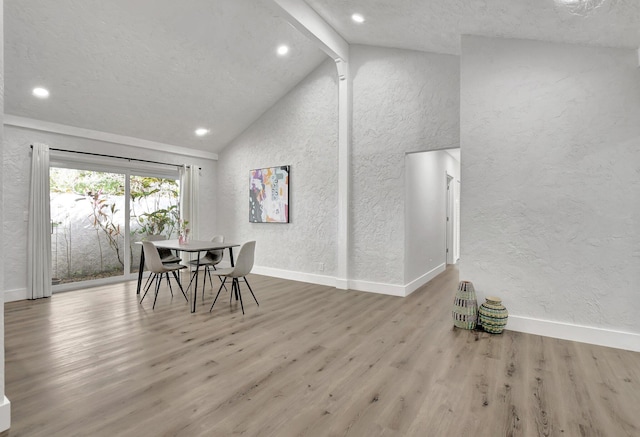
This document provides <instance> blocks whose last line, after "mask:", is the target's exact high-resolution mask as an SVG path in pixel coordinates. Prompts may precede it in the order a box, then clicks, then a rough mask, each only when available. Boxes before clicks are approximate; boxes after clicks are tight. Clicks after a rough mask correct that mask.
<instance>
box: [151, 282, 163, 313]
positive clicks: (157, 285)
mask: <svg viewBox="0 0 640 437" xmlns="http://www.w3.org/2000/svg"><path fill="white" fill-rule="evenodd" d="M161 282H162V275H156V297H155V298H154V299H153V306H152V307H151V309H152V310H155V309H156V301H157V300H158V292H159V291H160V283H161Z"/></svg>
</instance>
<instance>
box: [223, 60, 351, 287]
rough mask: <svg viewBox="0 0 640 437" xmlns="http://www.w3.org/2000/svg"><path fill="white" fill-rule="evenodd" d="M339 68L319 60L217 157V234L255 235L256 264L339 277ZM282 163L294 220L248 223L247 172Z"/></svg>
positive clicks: (245, 237) (235, 237)
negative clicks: (288, 172) (288, 170)
mask: <svg viewBox="0 0 640 437" xmlns="http://www.w3.org/2000/svg"><path fill="white" fill-rule="evenodd" d="M335 68H336V67H335V65H334V63H333V61H331V60H328V61H327V62H325V63H323V64H321V65H320V67H318V68H317V69H316V70H315V71H314V72H312V73H311V74H310V75H309V76H307V77H306V78H305V79H304V80H302V81H301V82H300V83H299V84H298V85H297V86H296V87H295V88H294V89H293V90H292V91H290V92H289V93H288V94H287V95H286V96H284V97H283V98H282V99H281V100H280V101H279V102H278V103H277V104H276V105H274V106H273V107H271V108H270V109H269V110H268V111H267V112H265V113H264V114H263V115H262V116H261V117H260V118H259V119H258V120H256V121H255V122H254V123H253V124H252V125H251V126H250V127H249V128H248V129H247V130H246V131H245V132H244V133H242V134H241V135H240V136H239V137H238V138H236V139H235V140H234V141H233V142H232V143H231V144H230V145H229V146H227V147H226V148H225V149H224V150H223V151H222V153H220V155H219V166H220V167H219V168H220V173H219V177H218V183H217V186H216V189H217V190H218V191H219V199H218V202H219V203H218V221H219V233H221V234H223V235H224V236H225V237H226V238H227V239H228V240H233V241H239V242H242V241H248V240H257V241H258V244H257V245H256V259H255V263H256V265H257V266H260V267H264V268H271V269H283V270H287V271H293V272H304V273H312V274H318V275H328V276H334V275H335V274H336V262H335V260H336V253H337V246H336V234H337V188H338V187H337V176H338V162H337V137H338V119H337V114H338V85H337V75H336V70H335ZM280 165H290V166H291V175H290V188H289V201H290V210H289V220H290V223H288V224H274V223H249V171H250V170H251V169H256V168H264V167H272V166H280ZM319 263H323V264H324V268H323V269H322V270H320V266H319Z"/></svg>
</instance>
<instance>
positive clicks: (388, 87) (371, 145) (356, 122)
mask: <svg viewBox="0 0 640 437" xmlns="http://www.w3.org/2000/svg"><path fill="white" fill-rule="evenodd" d="M350 68H351V73H352V77H353V135H352V138H353V143H352V159H351V178H352V179H351V186H352V191H351V211H350V214H351V252H350V261H351V264H350V270H351V271H350V278H351V279H355V280H363V281H371V282H375V283H384V284H396V285H404V284H405V232H406V229H405V217H404V214H405V212H404V211H405V205H404V202H405V198H404V191H405V153H406V152H415V151H426V150H436V149H444V148H451V147H458V145H459V59H458V57H456V56H451V55H440V54H433V53H424V52H417V51H409V50H400V49H389V48H380V47H370V46H359V45H355V46H351V67H350Z"/></svg>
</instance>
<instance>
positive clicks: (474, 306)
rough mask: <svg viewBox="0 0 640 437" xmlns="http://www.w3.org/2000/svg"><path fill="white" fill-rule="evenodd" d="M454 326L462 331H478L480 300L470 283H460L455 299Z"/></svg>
mask: <svg viewBox="0 0 640 437" xmlns="http://www.w3.org/2000/svg"><path fill="white" fill-rule="evenodd" d="M452 315H453V325H454V326H457V327H458V328H462V329H476V325H477V324H478V300H477V299H476V290H475V288H473V284H472V283H471V282H469V281H460V284H458V291H456V297H455V298H454V299H453V312H452Z"/></svg>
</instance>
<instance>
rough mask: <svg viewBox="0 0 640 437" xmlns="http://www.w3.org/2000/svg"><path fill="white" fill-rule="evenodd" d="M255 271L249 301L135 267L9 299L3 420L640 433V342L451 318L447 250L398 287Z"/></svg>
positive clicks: (121, 426) (205, 428)
mask: <svg viewBox="0 0 640 437" xmlns="http://www.w3.org/2000/svg"><path fill="white" fill-rule="evenodd" d="M250 281H251V285H252V286H253V288H254V290H255V292H256V295H257V297H258V300H259V301H260V307H257V306H256V304H255V302H254V301H253V300H252V298H251V295H250V294H249V293H248V292H247V293H245V294H243V297H244V303H245V311H246V315H244V316H243V315H242V313H241V311H240V306H239V304H237V303H236V302H235V301H234V302H233V303H232V304H229V298H228V296H229V295H228V293H225V292H223V294H222V295H221V300H219V301H218V302H217V303H216V306H215V307H214V310H213V312H211V313H209V311H208V309H209V306H210V305H211V302H212V294H211V292H210V290H209V289H207V297H206V302H205V303H204V304H202V303H198V309H197V312H196V313H195V314H190V313H189V310H188V304H187V302H186V301H185V300H184V298H183V297H182V296H181V295H180V294H176V295H175V297H173V298H171V296H170V294H169V291H168V289H164V288H163V289H161V291H160V297H159V298H158V303H157V304H156V308H155V310H152V309H151V305H152V303H153V302H152V300H151V299H148V297H147V299H145V302H143V304H142V305H140V304H139V303H138V301H137V300H136V295H135V282H131V283H126V284H119V285H110V286H106V287H101V288H95V289H90V290H82V291H76V292H68V293H63V294H57V295H55V296H54V297H53V298H51V299H46V300H39V301H21V302H11V303H7V304H6V305H5V349H6V352H5V353H6V369H5V380H6V388H5V392H6V395H7V397H8V398H9V399H10V401H11V407H12V427H11V429H10V430H8V431H6V432H4V433H0V436H2V437H6V436H12V437H17V436H29V437H37V436H138V437H139V436H233V435H244V436H278V437H282V436H284V437H286V436H366V437H369V436H459V435H474V436H476V437H482V436H491V437H495V436H614V437H620V436H636V437H637V436H640V353H634V352H628V351H622V350H616V349H610V348H604V347H598V346H591V345H586V344H580V343H574V342H569V341H563V340H556V339H552V338H545V337H539V336H534V335H527V334H521V333H517V332H509V331H505V332H504V333H503V334H501V335H489V334H486V333H483V332H479V331H464V330H459V329H454V328H453V327H452V322H451V316H450V312H451V305H452V302H453V296H454V294H455V289H456V286H457V282H458V273H457V270H456V269H455V268H449V269H448V270H447V271H446V272H444V273H443V274H442V275H440V276H438V277H437V278H436V279H434V280H433V281H432V282H431V283H429V284H428V285H427V286H425V287H423V288H422V289H420V290H418V291H416V292H415V293H413V294H412V295H411V296H409V297H407V298H404V299H403V298H397V297H391V296H384V295H377V294H370V293H361V292H355V291H340V290H336V289H334V288H330V287H325V286H319V285H312V284H306V283H301V282H294V281H286V280H280V279H274V278H268V277H263V276H256V275H252V276H250ZM199 299H200V296H199Z"/></svg>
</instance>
